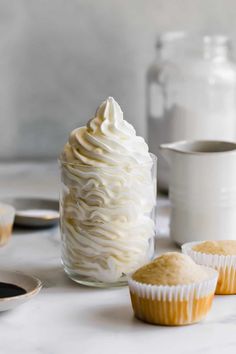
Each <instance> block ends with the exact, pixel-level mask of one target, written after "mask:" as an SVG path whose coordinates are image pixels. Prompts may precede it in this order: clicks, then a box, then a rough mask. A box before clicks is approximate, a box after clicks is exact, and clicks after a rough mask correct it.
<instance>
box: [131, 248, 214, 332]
mask: <svg viewBox="0 0 236 354" xmlns="http://www.w3.org/2000/svg"><path fill="white" fill-rule="evenodd" d="M217 277H218V273H217V272H216V271H215V270H214V269H211V268H207V267H202V266H199V265H197V264H196V263H194V262H193V260H192V259H191V258H190V257H188V256H186V255H183V254H181V253H177V252H169V253H165V254H163V255H162V256H160V257H158V258H156V259H155V260H153V261H152V262H151V263H149V264H147V265H145V266H144V267H142V268H140V269H138V270H137V271H136V272H135V273H133V275H132V276H130V277H129V279H128V284H129V289H130V296H131V302H132V306H133V310H134V313H135V316H136V317H137V318H139V319H141V320H143V321H145V322H149V323H153V324H161V325H170V326H175V325H185V324H190V323H194V322H198V321H200V320H202V319H203V318H204V317H205V316H206V314H207V313H208V311H209V310H210V308H211V304H212V300H213V296H214V292H215V288H216V283H217Z"/></svg>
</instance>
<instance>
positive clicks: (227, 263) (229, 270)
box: [182, 241, 236, 294]
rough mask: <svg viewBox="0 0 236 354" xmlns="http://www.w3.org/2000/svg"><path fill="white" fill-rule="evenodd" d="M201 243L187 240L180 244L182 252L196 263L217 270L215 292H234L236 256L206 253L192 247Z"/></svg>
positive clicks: (235, 285)
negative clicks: (217, 276)
mask: <svg viewBox="0 0 236 354" xmlns="http://www.w3.org/2000/svg"><path fill="white" fill-rule="evenodd" d="M200 243H202V241H199V242H188V243H185V244H183V245H182V252H183V253H184V254H187V255H188V256H190V257H191V258H192V259H193V260H194V261H195V262H196V263H197V264H199V265H203V266H207V267H211V268H214V269H216V270H217V271H218V272H219V278H218V284H217V288H216V293H217V294H235V293H236V256H230V255H227V256H224V255H217V254H206V253H202V252H197V251H194V250H193V249H192V248H193V247H194V246H195V245H197V244H200Z"/></svg>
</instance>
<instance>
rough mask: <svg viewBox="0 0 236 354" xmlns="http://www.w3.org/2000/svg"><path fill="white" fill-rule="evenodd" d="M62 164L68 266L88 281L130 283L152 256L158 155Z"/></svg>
mask: <svg viewBox="0 0 236 354" xmlns="http://www.w3.org/2000/svg"><path fill="white" fill-rule="evenodd" d="M60 166H61V194H60V226H61V236H62V263H63V266H64V270H65V272H66V273H67V274H68V276H69V277H70V278H71V279H73V280H74V281H76V282H78V283H80V284H84V285H90V286H98V287H107V286H120V285H123V284H126V281H127V279H126V275H127V274H128V273H131V272H133V271H134V270H136V269H137V268H139V267H140V266H142V265H143V264H145V263H147V262H148V261H149V260H150V259H152V257H153V256H154V236H155V229H156V228H155V206H156V157H155V156H154V155H152V154H151V162H149V163H147V164H143V165H137V164H136V165H131V166H126V167H121V166H107V167H94V166H87V165H79V164H76V163H68V162H64V161H60Z"/></svg>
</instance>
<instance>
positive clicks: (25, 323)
mask: <svg viewBox="0 0 236 354" xmlns="http://www.w3.org/2000/svg"><path fill="white" fill-rule="evenodd" d="M58 179H59V176H58V172H57V166H56V164H51V163H41V164H30V163H24V164H3V163H2V164H0V196H1V198H3V197H4V196H17V195H18V196H30V195H31V196H43V197H57V195H58V188H59V183H58ZM158 204H159V208H158V215H159V217H158V220H159V227H158V233H159V238H158V240H157V249H158V252H163V251H165V250H170V249H172V250H173V249H175V246H174V245H173V244H172V243H171V241H170V240H169V239H168V219H169V203H168V201H167V200H166V199H163V198H159V202H158ZM0 267H1V269H2V268H7V269H10V270H20V271H23V272H25V273H28V274H32V275H35V276H37V277H39V278H40V279H41V280H42V281H43V282H44V288H43V290H42V291H41V292H40V294H39V295H38V296H36V297H35V298H34V299H32V300H31V301H30V302H27V303H25V304H24V305H22V306H20V307H18V308H16V309H15V310H12V311H8V312H4V313H0V354H21V353H22V354H74V353H78V354H80V353H81V354H91V353H96V354H100V353H101V354H106V353H109V354H110V353H112V354H116V353H117V354H118V353H119V354H120V353H123V354H132V353H135V354H139V353H140V354H144V353H145V354H147V353H159V354H165V353H171V354H172V353H176V354H195V353H196V354H197V353H203V354H205V353H206V354H213V353H214V354H216V353H227V354H230V353H234V354H235V353H236V296H217V297H215V300H214V304H213V308H212V310H211V312H210V314H209V315H208V317H207V319H206V320H205V321H203V322H201V323H199V324H195V325H191V326H185V327H161V326H153V325H148V324H145V323H142V322H140V321H138V320H137V319H135V318H134V317H133V313H132V309H131V305H130V299H129V293H128V289H127V287H124V288H119V289H108V290H107V289H106V290H104V289H93V288H87V287H82V286H78V285H77V284H75V283H73V282H72V281H70V280H69V279H67V277H66V275H65V274H64V272H63V270H62V267H61V264H60V234H59V229H58V228H53V229H47V230H41V231H35V232H32V231H29V230H28V231H27V230H15V231H14V234H13V237H12V239H11V241H10V243H9V244H8V245H7V246H5V247H2V248H1V249H0Z"/></svg>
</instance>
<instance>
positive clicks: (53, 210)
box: [4, 198, 59, 228]
mask: <svg viewBox="0 0 236 354" xmlns="http://www.w3.org/2000/svg"><path fill="white" fill-rule="evenodd" d="M4 201H6V202H7V203H9V204H11V205H12V206H13V207H14V208H15V209H16V216H15V225H18V226H26V227H37V228H39V227H42V228H43V227H51V226H55V225H57V224H58V221H59V202H58V200H53V199H40V198H9V199H5V200H4Z"/></svg>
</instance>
